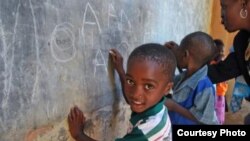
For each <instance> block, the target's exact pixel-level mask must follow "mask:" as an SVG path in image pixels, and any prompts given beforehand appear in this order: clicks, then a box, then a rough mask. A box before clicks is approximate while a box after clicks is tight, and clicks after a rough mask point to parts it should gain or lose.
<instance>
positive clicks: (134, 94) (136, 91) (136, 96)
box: [132, 87, 143, 99]
mask: <svg viewBox="0 0 250 141" xmlns="http://www.w3.org/2000/svg"><path fill="white" fill-rule="evenodd" d="M142 95H143V90H142V88H141V87H135V88H134V89H133V92H132V97H133V98H134V99H140V98H141V97H142Z"/></svg>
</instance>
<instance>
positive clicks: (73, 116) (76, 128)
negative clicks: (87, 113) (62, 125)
mask: <svg viewBox="0 0 250 141" xmlns="http://www.w3.org/2000/svg"><path fill="white" fill-rule="evenodd" d="M84 123H85V117H84V115H83V112H82V111H81V110H80V109H79V108H78V107H77V106H75V107H73V108H71V109H70V113H69V115H68V124H69V132H70V134H71V136H72V137H73V138H74V139H76V138H78V137H80V136H81V135H82V134H83V127H84Z"/></svg>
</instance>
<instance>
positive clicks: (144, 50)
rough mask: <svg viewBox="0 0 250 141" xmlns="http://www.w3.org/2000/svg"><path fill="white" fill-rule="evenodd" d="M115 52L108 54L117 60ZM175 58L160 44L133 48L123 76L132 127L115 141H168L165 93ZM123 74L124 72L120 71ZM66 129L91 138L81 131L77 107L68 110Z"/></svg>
mask: <svg viewBox="0 0 250 141" xmlns="http://www.w3.org/2000/svg"><path fill="white" fill-rule="evenodd" d="M116 55H117V54H116V52H113V53H111V56H112V58H113V59H116V57H117V56H116ZM175 68H176V60H175V57H174V55H173V54H172V52H171V51H170V50H169V49H167V48H165V47H164V46H162V45H159V44H144V45H142V46H140V47H137V48H135V49H134V51H133V52H132V53H131V54H130V56H129V58H128V62H127V72H126V74H125V75H124V77H123V78H124V81H122V82H124V83H123V86H124V89H123V90H124V92H125V98H126V100H127V102H128V104H129V105H130V108H131V110H132V114H131V118H130V122H131V128H130V130H129V132H128V133H127V134H126V135H125V136H124V137H123V138H119V139H116V141H140V140H143V141H155V140H164V141H171V140H172V133H171V122H170V119H169V117H168V111H167V108H166V107H165V105H164V103H165V97H164V94H165V93H168V92H169V90H170V89H171V88H172V85H173V76H174V71H175ZM123 73H124V72H123ZM68 123H69V131H70V133H71V135H72V137H73V138H74V139H75V140H76V141H94V139H92V138H90V137H89V136H87V135H86V134H85V133H84V132H82V131H83V127H84V124H85V117H84V114H83V112H82V111H80V109H79V108H77V107H74V108H72V109H71V111H70V113H69V116H68Z"/></svg>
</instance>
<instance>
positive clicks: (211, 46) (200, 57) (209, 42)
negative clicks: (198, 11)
mask: <svg viewBox="0 0 250 141" xmlns="http://www.w3.org/2000/svg"><path fill="white" fill-rule="evenodd" d="M181 45H183V46H185V48H186V49H188V50H189V51H190V53H191V54H192V56H193V57H194V58H195V60H196V61H197V62H199V63H200V64H206V63H208V62H210V60H212V58H213V57H214V54H213V53H214V51H215V49H216V47H215V43H214V40H213V38H212V37H211V36H210V35H209V34H207V33H205V32H202V31H197V32H193V33H190V34H188V35H187V36H186V37H184V39H183V40H182V41H181Z"/></svg>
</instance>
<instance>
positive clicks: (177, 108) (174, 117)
mask: <svg viewBox="0 0 250 141" xmlns="http://www.w3.org/2000/svg"><path fill="white" fill-rule="evenodd" d="M165 46H166V47H168V48H171V49H172V51H173V53H174V54H175V56H176V59H177V66H178V68H180V69H185V70H184V71H183V72H182V73H181V74H179V75H178V76H176V77H175V80H174V87H173V96H172V99H168V100H167V101H166V105H167V107H168V109H169V111H170V112H169V115H170V119H171V122H172V124H181V125H189V124H218V120H217V116H216V113H215V89H214V87H213V84H212V82H211V81H210V79H209V78H208V76H207V65H206V64H207V63H209V62H210V60H211V59H212V56H213V53H214V51H215V45H214V42H213V39H212V38H211V37H210V36H209V35H208V34H206V33H204V32H194V33H191V34H189V35H187V36H186V37H184V39H183V40H182V41H181V44H180V46H177V44H176V43H173V42H168V43H166V44H165Z"/></svg>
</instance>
